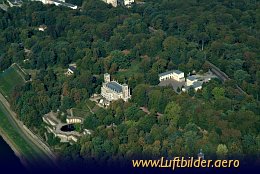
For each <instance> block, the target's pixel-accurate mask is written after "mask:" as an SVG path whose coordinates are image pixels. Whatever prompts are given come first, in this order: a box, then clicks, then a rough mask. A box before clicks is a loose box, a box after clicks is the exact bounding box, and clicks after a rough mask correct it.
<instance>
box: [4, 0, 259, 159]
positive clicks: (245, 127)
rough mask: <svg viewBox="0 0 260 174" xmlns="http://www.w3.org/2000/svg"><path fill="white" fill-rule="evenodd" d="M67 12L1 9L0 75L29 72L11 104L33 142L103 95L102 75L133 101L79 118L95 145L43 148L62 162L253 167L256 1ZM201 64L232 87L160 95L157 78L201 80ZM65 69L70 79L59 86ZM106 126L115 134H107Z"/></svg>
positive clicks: (213, 85) (152, 2) (184, 1)
mask: <svg viewBox="0 0 260 174" xmlns="http://www.w3.org/2000/svg"><path fill="white" fill-rule="evenodd" d="M68 2H71V3H74V4H77V5H80V6H82V7H81V9H80V10H71V9H68V8H66V7H56V6H54V5H43V4H41V3H40V2H28V3H24V4H23V5H22V7H21V8H17V7H13V8H9V9H8V11H7V12H5V11H2V10H1V9H0V43H1V44H0V70H1V71H2V70H5V69H7V68H8V67H9V66H10V65H11V64H12V63H14V62H16V63H18V64H19V65H21V66H22V67H23V68H24V69H27V70H28V71H30V72H33V74H34V76H32V79H33V80H32V81H29V82H27V83H26V84H25V85H24V86H17V87H16V89H15V90H14V92H13V95H12V97H11V99H10V102H11V104H12V107H13V108H14V110H15V111H16V112H17V113H18V115H19V118H20V119H21V120H22V121H23V122H24V123H25V124H26V125H27V126H30V127H31V128H32V129H34V130H35V131H36V132H38V133H39V134H42V132H44V128H43V126H42V125H43V123H42V116H43V115H44V114H46V113H48V112H50V111H51V110H57V109H60V110H62V111H65V110H66V109H69V108H71V107H77V106H79V105H82V103H84V102H86V101H87V100H88V98H89V97H90V96H91V95H92V94H94V93H99V92H100V87H101V84H102V81H103V74H104V73H106V72H109V73H110V74H111V75H112V77H113V78H116V79H118V80H119V81H120V82H126V83H128V84H129V86H130V88H131V93H132V99H131V101H129V102H126V103H124V102H123V101H117V102H114V103H112V104H111V105H110V106H109V108H107V109H103V108H99V109H98V110H97V111H96V112H95V114H92V115H88V116H87V117H86V118H85V122H84V127H85V128H88V129H91V130H93V132H94V133H93V134H92V135H87V136H84V137H82V138H81V140H80V142H79V143H78V144H74V145H69V144H59V143H58V142H57V140H55V139H53V141H51V140H50V141H49V144H51V145H52V146H59V147H60V149H61V150H60V151H62V152H63V153H62V155H63V156H62V158H63V159H85V160H88V159H90V158H91V159H93V158H94V159H96V160H101V161H103V160H105V161H113V160H121V159H126V158H133V157H137V156H139V157H140V155H141V156H142V155H143V156H147V155H149V156H151V157H154V158H156V157H160V156H169V157H171V156H174V155H183V156H186V155H188V156H196V155H197V153H198V151H199V149H203V152H204V153H205V156H206V158H209V156H213V157H214V156H217V157H219V158H223V157H229V158H232V157H237V156H238V157H241V158H242V157H245V156H251V157H253V158H259V157H260V156H259V155H260V105H259V95H260V57H259V56H260V54H259V53H260V42H259V41H260V40H259V34H260V33H259V29H260V5H259V2H258V1H256V0H236V1H232V0H210V1H208V0H181V1H180V0H146V1H145V3H144V4H134V5H133V6H132V8H125V7H123V6H119V7H116V8H113V7H112V6H111V5H108V4H105V3H103V2H102V1H98V0H70V1H68ZM42 24H45V25H46V26H47V27H48V28H47V30H46V31H44V32H41V31H38V27H39V26H40V25H42ZM206 60H208V61H210V62H212V63H214V64H215V65H217V66H218V67H219V68H220V69H221V70H222V71H224V72H225V73H226V74H227V75H229V77H230V78H231V80H229V81H226V82H225V83H222V82H221V81H220V80H218V79H214V80H211V81H210V82H209V83H208V84H206V85H205V86H204V87H203V89H202V90H200V91H198V92H196V93H195V92H194V91H192V90H191V91H189V92H188V93H182V94H177V93H175V92H174V91H173V90H172V89H171V88H170V87H158V86H157V84H158V83H159V81H158V73H161V72H165V71H166V70H171V69H179V70H182V71H184V72H185V73H186V74H187V73H189V72H191V71H193V70H195V71H197V72H198V71H204V72H206V71H208V66H207V64H205V61H206ZM70 63H77V70H76V72H75V73H74V75H73V76H71V77H66V76H64V74H63V71H64V69H66V68H67V67H68V65H69V64H70ZM236 85H239V86H240V87H241V88H242V89H243V90H244V91H245V92H246V93H247V94H241V93H240V92H239V91H238V90H237V89H236ZM61 96H63V101H62V102H61ZM141 106H142V107H143V106H144V107H146V108H148V109H149V111H150V114H146V113H145V112H143V111H142V110H140V109H139V107H141ZM157 112H159V113H162V115H160V116H158V115H157V114H156V113H157ZM112 123H114V124H115V125H116V126H112V127H107V125H111V124H112ZM83 161H84V160H83Z"/></svg>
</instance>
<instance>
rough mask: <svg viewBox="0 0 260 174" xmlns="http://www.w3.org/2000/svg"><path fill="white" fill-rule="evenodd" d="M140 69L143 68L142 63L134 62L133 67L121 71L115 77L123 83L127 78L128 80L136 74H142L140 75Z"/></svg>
mask: <svg viewBox="0 0 260 174" xmlns="http://www.w3.org/2000/svg"><path fill="white" fill-rule="evenodd" d="M140 68H141V65H140V62H138V61H133V62H132V63H131V66H130V67H129V68H128V69H126V70H119V72H117V73H116V75H115V77H116V80H118V81H122V82H123V81H124V79H125V78H127V79H128V78H129V77H131V76H133V75H134V74H142V73H140Z"/></svg>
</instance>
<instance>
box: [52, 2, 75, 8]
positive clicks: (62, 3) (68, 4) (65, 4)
mask: <svg viewBox="0 0 260 174" xmlns="http://www.w3.org/2000/svg"><path fill="white" fill-rule="evenodd" d="M52 1H53V2H56V3H57V4H61V5H63V6H65V7H69V8H72V9H77V6H76V5H73V4H70V3H67V2H62V1H59V0H52Z"/></svg>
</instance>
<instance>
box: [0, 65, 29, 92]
mask: <svg viewBox="0 0 260 174" xmlns="http://www.w3.org/2000/svg"><path fill="white" fill-rule="evenodd" d="M18 71H19V67H18V66H17V65H14V66H11V67H10V68H8V69H7V70H5V71H4V72H1V73H0V92H1V93H2V94H3V95H5V96H10V95H11V93H12V90H13V89H14V87H15V86H16V85H19V84H23V83H24V79H23V77H22V76H21V75H22V74H24V73H23V72H21V71H19V72H20V73H18Z"/></svg>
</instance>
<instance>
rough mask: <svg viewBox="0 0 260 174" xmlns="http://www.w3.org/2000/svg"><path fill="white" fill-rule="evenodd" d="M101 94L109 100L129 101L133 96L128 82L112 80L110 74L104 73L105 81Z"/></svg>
mask: <svg viewBox="0 0 260 174" xmlns="http://www.w3.org/2000/svg"><path fill="white" fill-rule="evenodd" d="M101 95H102V97H104V98H105V99H106V100H108V101H109V102H111V101H115V100H119V99H123V100H124V101H128V99H130V98H131V95H130V89H129V87H128V85H127V84H123V85H121V84H120V83H118V82H117V81H111V80H110V74H108V73H106V74H104V82H103V85H102V87H101Z"/></svg>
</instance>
